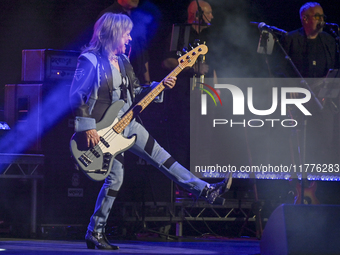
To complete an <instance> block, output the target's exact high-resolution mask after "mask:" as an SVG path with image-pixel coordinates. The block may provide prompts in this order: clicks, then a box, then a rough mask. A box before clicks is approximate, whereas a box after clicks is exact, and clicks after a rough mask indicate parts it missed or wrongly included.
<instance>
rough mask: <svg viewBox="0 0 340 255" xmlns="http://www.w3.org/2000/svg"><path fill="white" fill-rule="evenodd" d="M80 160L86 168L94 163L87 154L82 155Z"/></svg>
mask: <svg viewBox="0 0 340 255" xmlns="http://www.w3.org/2000/svg"><path fill="white" fill-rule="evenodd" d="M78 159H79V161H80V162H81V163H83V165H84V166H86V167H88V166H89V165H90V164H91V163H92V160H91V159H90V158H89V157H88V156H86V155H85V154H83V155H81V156H80V157H79V158H78Z"/></svg>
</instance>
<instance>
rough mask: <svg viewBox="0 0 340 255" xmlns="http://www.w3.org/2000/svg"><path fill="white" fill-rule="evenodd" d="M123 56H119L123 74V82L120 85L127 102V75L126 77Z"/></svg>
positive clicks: (122, 97) (122, 95) (122, 96)
mask: <svg viewBox="0 0 340 255" xmlns="http://www.w3.org/2000/svg"><path fill="white" fill-rule="evenodd" d="M122 58H124V57H122V56H119V58H118V65H119V69H120V73H121V75H122V84H121V85H120V89H121V99H123V100H124V101H125V102H127V77H126V72H125V66H124V63H123V60H122ZM130 94H131V93H130Z"/></svg>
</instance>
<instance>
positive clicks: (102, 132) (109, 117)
mask: <svg viewBox="0 0 340 255" xmlns="http://www.w3.org/2000/svg"><path fill="white" fill-rule="evenodd" d="M124 103H125V102H124V101H121V100H120V101H117V102H115V103H114V104H112V105H111V106H110V107H109V108H108V110H107V111H106V113H105V115H104V117H103V119H102V120H101V121H100V122H98V123H97V132H98V134H99V136H100V137H101V142H100V143H99V144H98V145H96V146H95V147H94V148H91V149H89V148H85V149H81V148H79V146H78V145H79V144H78V142H77V137H76V134H75V135H73V136H72V138H71V142H70V147H71V153H72V155H73V157H74V159H75V160H76V162H77V164H78V165H79V166H80V168H81V169H82V170H83V172H84V173H85V174H86V175H88V177H90V178H91V179H93V180H95V181H102V180H104V179H105V178H106V177H107V176H108V175H109V173H110V170H111V167H112V162H113V159H114V157H115V156H117V155H118V154H119V153H121V152H123V151H126V150H128V149H129V148H130V147H131V146H133V145H134V143H135V141H136V138H137V136H136V135H134V136H132V137H130V138H126V137H124V136H123V134H122V133H119V134H117V133H116V132H115V131H114V129H113V126H114V125H115V124H116V123H117V122H118V121H119V119H118V118H117V115H118V112H119V110H120V109H121V108H122V107H123V105H124Z"/></svg>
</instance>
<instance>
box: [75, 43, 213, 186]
mask: <svg viewBox="0 0 340 255" xmlns="http://www.w3.org/2000/svg"><path fill="white" fill-rule="evenodd" d="M207 52H208V47H207V46H206V45H203V44H202V45H199V46H197V47H196V48H194V49H193V50H191V51H190V52H188V53H187V54H185V55H183V56H182V57H180V58H179V59H178V66H177V67H176V68H175V69H174V70H173V71H172V72H171V73H169V74H168V76H167V77H169V76H172V77H174V76H177V75H178V74H179V73H180V72H181V71H182V70H183V69H185V68H186V67H191V66H193V65H194V63H195V61H196V60H197V58H198V56H200V55H202V54H206V53H207ZM167 77H165V78H167ZM165 78H164V79H165ZM164 79H163V80H162V81H161V82H160V83H159V84H158V85H157V86H156V87H154V88H153V89H152V90H151V91H150V92H149V93H148V94H147V95H146V96H145V97H143V99H142V100H140V101H139V102H138V103H137V104H136V105H134V107H132V108H131V109H130V110H129V111H127V112H126V113H125V114H124V115H123V116H122V117H121V118H120V119H119V118H117V115H118V112H119V111H120V109H121V108H122V107H123V106H124V104H125V102H124V101H122V100H119V101H116V102H115V103H113V104H112V105H111V106H110V107H109V108H108V110H107V111H106V112H105V115H104V117H103V119H102V120H101V121H100V122H98V123H97V125H96V130H97V132H98V135H99V136H100V142H99V143H98V144H97V145H96V146H94V147H91V148H88V147H87V148H86V147H85V148H84V146H82V143H81V141H79V140H80V139H79V138H78V134H77V133H75V134H74V135H73V136H72V138H71V141H70V149H71V154H72V157H73V158H74V160H75V161H76V163H77V165H78V166H79V168H80V169H81V170H82V171H83V172H84V173H85V174H86V175H87V176H88V177H89V178H90V179H92V180H94V181H102V180H104V179H105V178H106V177H107V176H108V175H109V173H110V170H111V167H112V162H113V159H114V158H115V157H116V156H117V155H118V154H120V153H122V152H124V151H126V150H128V149H129V148H131V147H132V146H133V145H134V143H135V141H136V135H133V136H131V137H124V136H123V134H122V132H123V131H124V129H125V128H126V127H127V126H128V125H129V123H130V122H131V121H132V120H133V119H134V118H135V117H136V116H137V115H138V114H139V113H141V112H142V111H143V110H144V109H145V108H146V107H147V106H148V105H149V104H150V103H151V102H152V101H153V100H154V99H155V97H156V96H158V95H159V94H160V93H161V92H162V91H163V90H164V89H165V85H164Z"/></svg>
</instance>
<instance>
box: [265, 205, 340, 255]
mask: <svg viewBox="0 0 340 255" xmlns="http://www.w3.org/2000/svg"><path fill="white" fill-rule="evenodd" d="M339 236H340V206H339V205H281V206H279V207H278V208H276V209H275V210H274V212H273V213H272V215H271V216H270V217H269V220H268V222H267V224H266V227H265V229H264V231H263V235H262V239H261V242H260V247H261V254H262V255H267V254H268V255H273V254H275V255H280V254H296V255H303V254H309V255H310V254H320V255H321V254H322V255H326V254H339V252H340V243H339Z"/></svg>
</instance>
